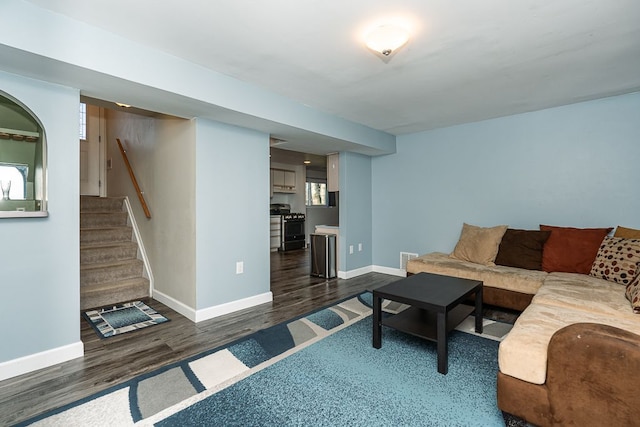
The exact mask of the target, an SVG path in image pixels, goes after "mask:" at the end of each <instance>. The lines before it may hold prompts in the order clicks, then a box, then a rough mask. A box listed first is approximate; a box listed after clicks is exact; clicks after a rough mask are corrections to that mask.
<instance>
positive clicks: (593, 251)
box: [540, 225, 613, 274]
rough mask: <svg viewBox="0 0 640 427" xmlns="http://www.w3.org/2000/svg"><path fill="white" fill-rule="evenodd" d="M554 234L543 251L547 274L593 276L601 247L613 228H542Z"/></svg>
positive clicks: (543, 263)
mask: <svg viewBox="0 0 640 427" xmlns="http://www.w3.org/2000/svg"><path fill="white" fill-rule="evenodd" d="M540 230H543V231H551V236H549V239H548V240H547V243H545V245H544V249H543V250H542V269H543V270H544V271H547V272H549V273H550V272H552V271H563V272H566V273H581V274H589V273H590V272H591V266H592V265H593V261H594V260H595V259H596V255H597V254H598V249H599V248H600V244H601V243H602V241H603V240H604V238H605V237H606V235H607V234H609V233H610V232H611V230H613V227H611V228H573V227H554V226H551V225H540Z"/></svg>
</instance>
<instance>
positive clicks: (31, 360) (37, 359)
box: [0, 341, 84, 381]
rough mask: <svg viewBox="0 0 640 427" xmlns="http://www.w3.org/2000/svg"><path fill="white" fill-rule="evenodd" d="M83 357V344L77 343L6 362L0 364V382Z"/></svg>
mask: <svg viewBox="0 0 640 427" xmlns="http://www.w3.org/2000/svg"><path fill="white" fill-rule="evenodd" d="M83 356H84V344H82V341H78V342H76V343H73V344H69V345H65V346H62V347H58V348H53V349H51V350H46V351H43V352H40V353H35V354H30V355H28V356H24V357H19V358H17V359H13V360H8V361H6V362H2V363H0V381H3V380H6V379H8V378H13V377H17V376H18V375H22V374H26V373H28V372H32V371H37V370H38V369H42V368H48V367H49V366H53V365H57V364H58V363H62V362H67V361H69V360H72V359H77V358H78V357H83Z"/></svg>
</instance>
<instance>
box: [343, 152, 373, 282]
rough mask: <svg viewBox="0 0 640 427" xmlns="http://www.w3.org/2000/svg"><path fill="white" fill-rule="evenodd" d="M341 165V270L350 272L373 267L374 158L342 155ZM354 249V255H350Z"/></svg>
mask: <svg viewBox="0 0 640 427" xmlns="http://www.w3.org/2000/svg"><path fill="white" fill-rule="evenodd" d="M339 161H340V178H339V179H340V254H339V256H340V270H342V271H351V270H356V269H358V268H361V267H367V266H370V265H371V254H372V251H371V224H372V204H371V158H370V157H368V156H363V155H361V154H355V153H347V152H343V153H340V158H339ZM358 243H362V251H358ZM351 245H353V254H349V246H351Z"/></svg>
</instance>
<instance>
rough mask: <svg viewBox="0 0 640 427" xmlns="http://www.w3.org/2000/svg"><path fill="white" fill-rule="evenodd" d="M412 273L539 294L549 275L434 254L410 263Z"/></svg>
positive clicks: (408, 265)
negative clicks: (429, 274) (477, 281)
mask: <svg viewBox="0 0 640 427" xmlns="http://www.w3.org/2000/svg"><path fill="white" fill-rule="evenodd" d="M407 272H408V273H413V274H415V273H420V272H425V273H433V274H443V275H445V276H453V277H460V278H462V279H472V280H482V281H483V282H484V286H485V287H487V286H490V287H494V288H499V289H506V290H509V291H514V292H521V293H525V294H530V295H533V294H535V293H536V292H537V291H538V289H539V288H540V285H542V282H543V280H544V278H545V277H546V276H547V274H548V273H545V272H543V271H535V270H524V269H522V268H514V267H504V266H485V265H481V264H476V263H472V262H469V261H461V260H458V259H454V258H451V257H450V256H449V255H447V254H444V253H440V252H432V253H429V254H426V255H422V256H419V257H417V258H413V259H412V260H410V261H409V262H408V263H407Z"/></svg>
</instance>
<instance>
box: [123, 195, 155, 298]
mask: <svg viewBox="0 0 640 427" xmlns="http://www.w3.org/2000/svg"><path fill="white" fill-rule="evenodd" d="M122 210H123V211H126V212H127V216H128V219H127V222H128V224H129V225H130V226H131V228H132V229H133V234H132V236H131V238H132V240H133V241H134V242H135V243H136V244H137V245H138V253H137V256H136V257H137V258H138V259H139V260H141V261H142V264H143V269H142V277H144V278H146V279H148V280H149V296H152V295H153V272H152V271H151V264H150V263H149V257H148V256H147V252H146V250H145V249H144V242H143V241H142V235H141V234H140V229H139V228H138V223H137V222H136V217H135V215H134V214H133V209H132V208H131V202H130V201H129V197H128V196H124V203H123V204H122Z"/></svg>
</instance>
